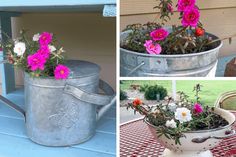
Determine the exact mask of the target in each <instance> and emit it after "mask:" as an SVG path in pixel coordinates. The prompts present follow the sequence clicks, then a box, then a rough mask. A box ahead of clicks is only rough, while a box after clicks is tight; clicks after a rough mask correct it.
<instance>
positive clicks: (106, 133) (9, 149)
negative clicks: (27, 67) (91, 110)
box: [0, 90, 116, 157]
mask: <svg viewBox="0 0 236 157" xmlns="http://www.w3.org/2000/svg"><path fill="white" fill-rule="evenodd" d="M6 97H7V98H8V99H10V100H11V101H13V102H14V103H16V104H17V105H19V106H22V107H24V98H23V90H17V91H15V92H14V93H11V94H8V95H7V96H6ZM115 117H116V109H115V107H114V108H112V109H111V110H110V112H108V113H107V114H106V115H105V116H104V117H103V118H102V119H101V120H100V121H99V123H98V127H97V130H96V135H95V136H94V137H93V138H92V139H91V140H90V141H88V142H85V143H83V144H80V145H76V146H72V147H59V148H58V147H57V148H55V147H45V146H41V145H38V144H35V143H34V142H32V141H30V140H29V139H28V137H27V136H26V130H25V124H24V120H23V117H22V116H21V115H20V114H19V113H17V112H15V111H14V110H12V109H11V108H9V107H7V106H5V105H4V104H3V103H1V102H0V139H1V140H0V145H1V147H0V156H2V157H32V156H33V157H54V156H55V157H85V156H86V157H97V156H98V157H114V156H115V154H116V119H115Z"/></svg>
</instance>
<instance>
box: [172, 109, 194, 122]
mask: <svg viewBox="0 0 236 157" xmlns="http://www.w3.org/2000/svg"><path fill="white" fill-rule="evenodd" d="M175 119H177V120H179V122H180V123H183V122H188V121H190V120H192V114H191V112H190V110H189V109H187V108H185V107H183V108H177V109H176V111H175Z"/></svg>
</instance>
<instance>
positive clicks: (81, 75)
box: [25, 61, 115, 146]
mask: <svg viewBox="0 0 236 157" xmlns="http://www.w3.org/2000/svg"><path fill="white" fill-rule="evenodd" d="M67 66H68V67H69V68H70V70H71V71H72V72H71V73H72V75H71V76H70V78H68V79H67V80H55V79H54V78H32V77H29V75H28V74H25V103H26V114H25V115H26V130H27V135H28V136H29V138H30V139H31V140H33V141H34V142H36V143H39V144H42V145H47V146H69V145H74V144H78V143H82V142H85V141H87V140H88V139H90V138H91V137H92V136H93V135H94V133H95V129H96V123H97V120H98V117H99V118H100V117H101V116H102V115H103V114H104V113H105V111H107V110H108V109H109V108H110V107H111V106H112V105H113V104H114V103H115V97H114V91H113V89H112V88H111V87H110V86H109V85H108V84H106V83H105V82H103V81H99V71H100V68H99V67H98V66H97V65H95V64H93V63H90V62H84V61H69V62H68V64H67ZM99 82H101V83H99ZM99 84H100V88H102V89H103V90H104V91H105V94H110V96H106V95H98V94H97V93H98V89H99ZM95 99H96V101H94V100H95ZM97 105H102V106H103V107H101V109H100V110H97ZM97 112H98V114H97ZM101 112H102V114H101Z"/></svg>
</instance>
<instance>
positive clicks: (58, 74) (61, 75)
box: [54, 64, 70, 80]
mask: <svg viewBox="0 0 236 157" xmlns="http://www.w3.org/2000/svg"><path fill="white" fill-rule="evenodd" d="M69 74H70V69H69V68H68V67H67V66H65V65H61V64H58V65H57V67H56V69H55V70H54V75H55V78H56V80H59V79H67V78H68V76H69Z"/></svg>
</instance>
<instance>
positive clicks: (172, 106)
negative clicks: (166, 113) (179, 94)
mask: <svg viewBox="0 0 236 157" xmlns="http://www.w3.org/2000/svg"><path fill="white" fill-rule="evenodd" d="M168 108H169V109H170V111H171V112H175V110H176V108H177V105H176V104H175V103H170V104H168Z"/></svg>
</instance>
